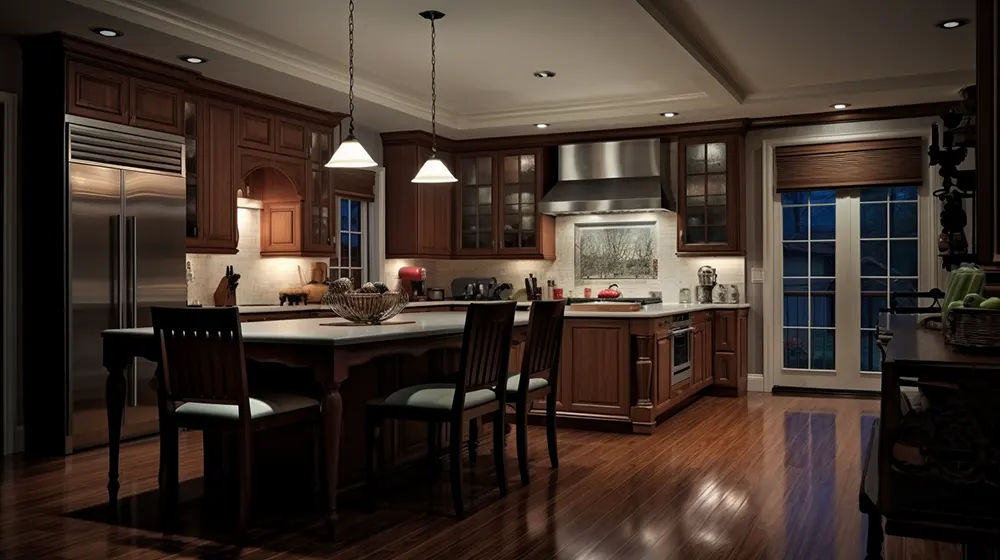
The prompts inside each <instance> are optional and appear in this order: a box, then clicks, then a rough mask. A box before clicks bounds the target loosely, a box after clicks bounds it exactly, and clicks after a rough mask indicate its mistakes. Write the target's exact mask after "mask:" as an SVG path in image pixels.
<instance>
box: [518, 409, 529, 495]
mask: <svg viewBox="0 0 1000 560" xmlns="http://www.w3.org/2000/svg"><path fill="white" fill-rule="evenodd" d="M514 418H515V421H516V423H517V426H516V428H517V466H518V469H519V470H520V471H521V484H523V485H525V486H527V485H528V483H530V482H531V476H530V475H529V474H528V403H527V402H522V401H520V400H519V401H517V407H516V410H515V413H514Z"/></svg>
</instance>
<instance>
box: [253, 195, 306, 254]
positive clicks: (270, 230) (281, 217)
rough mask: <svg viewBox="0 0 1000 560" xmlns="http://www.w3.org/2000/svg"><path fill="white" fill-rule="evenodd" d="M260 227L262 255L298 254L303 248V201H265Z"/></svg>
mask: <svg viewBox="0 0 1000 560" xmlns="http://www.w3.org/2000/svg"><path fill="white" fill-rule="evenodd" d="M260 229H261V232H260V253H261V255H274V256H278V255H292V254H297V253H298V252H300V251H301V250H302V203H301V202H267V203H264V208H263V210H262V211H261V219H260Z"/></svg>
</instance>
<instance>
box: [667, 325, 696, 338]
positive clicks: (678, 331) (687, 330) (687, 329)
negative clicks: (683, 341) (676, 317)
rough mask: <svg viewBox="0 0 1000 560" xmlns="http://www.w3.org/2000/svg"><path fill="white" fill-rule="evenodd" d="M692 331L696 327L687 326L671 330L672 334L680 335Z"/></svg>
mask: <svg viewBox="0 0 1000 560" xmlns="http://www.w3.org/2000/svg"><path fill="white" fill-rule="evenodd" d="M692 331H694V327H685V328H683V329H677V330H673V331H670V336H680V335H682V334H687V333H689V332H692Z"/></svg>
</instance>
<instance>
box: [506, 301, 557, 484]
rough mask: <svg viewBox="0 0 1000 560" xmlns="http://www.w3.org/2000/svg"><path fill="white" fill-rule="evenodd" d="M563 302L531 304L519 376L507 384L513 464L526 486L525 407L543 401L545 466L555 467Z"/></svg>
mask: <svg viewBox="0 0 1000 560" xmlns="http://www.w3.org/2000/svg"><path fill="white" fill-rule="evenodd" d="M565 315H566V301H565V300H555V301H536V302H533V303H532V304H531V315H530V316H529V320H528V340H527V342H526V343H525V345H524V357H523V359H522V361H521V364H520V366H521V369H520V372H519V373H516V374H514V375H511V376H510V378H508V380H507V402H509V403H513V404H514V411H515V414H514V417H515V424H516V427H517V464H518V467H519V470H520V471H521V483H522V484H528V482H529V481H530V477H529V475H528V406H529V405H530V403H532V402H535V401H538V400H541V399H542V398H543V397H544V398H545V426H546V430H545V433H546V437H547V439H548V444H549V462H550V463H551V464H552V468H558V467H559V453H558V450H557V448H556V395H557V393H556V384H557V383H558V380H559V354H560V352H561V350H562V333H563V319H564V317H565Z"/></svg>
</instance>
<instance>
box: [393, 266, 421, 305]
mask: <svg viewBox="0 0 1000 560" xmlns="http://www.w3.org/2000/svg"><path fill="white" fill-rule="evenodd" d="M426 281H427V269H425V268H424V267H422V266H404V267H402V268H400V269H399V289H401V290H403V291H404V292H406V295H407V296H409V298H410V301H426V300H427V294H426V293H425V287H424V283H425V282H426Z"/></svg>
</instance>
